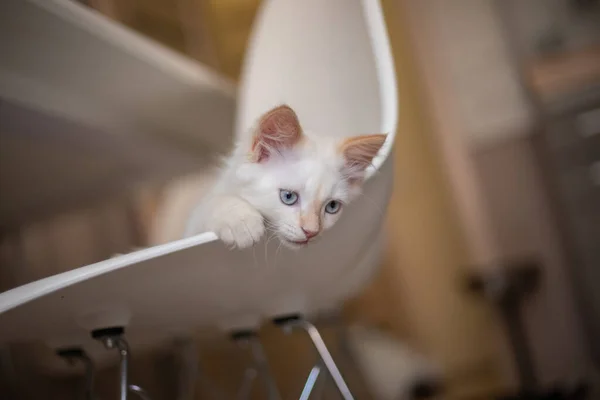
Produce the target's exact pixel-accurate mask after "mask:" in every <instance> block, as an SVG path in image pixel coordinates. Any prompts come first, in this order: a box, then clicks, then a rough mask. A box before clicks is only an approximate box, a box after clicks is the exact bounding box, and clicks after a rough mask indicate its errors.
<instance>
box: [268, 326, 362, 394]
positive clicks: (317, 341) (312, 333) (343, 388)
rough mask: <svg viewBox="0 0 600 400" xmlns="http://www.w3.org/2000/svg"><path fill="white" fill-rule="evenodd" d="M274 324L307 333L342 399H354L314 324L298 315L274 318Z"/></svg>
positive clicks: (288, 329)
mask: <svg viewBox="0 0 600 400" xmlns="http://www.w3.org/2000/svg"><path fill="white" fill-rule="evenodd" d="M274 322H275V324H277V325H279V326H281V327H282V329H283V330H284V331H286V332H288V333H290V332H292V331H293V330H294V329H301V330H303V331H305V332H306V333H308V336H309V338H310V340H311V341H312V344H313V346H314V347H315V349H316V350H317V353H319V357H320V359H321V361H322V362H323V365H324V366H325V369H326V370H327V372H328V373H329V376H331V378H332V379H333V381H334V383H335V385H336V387H337V388H338V391H339V392H340V394H341V395H342V397H343V398H344V400H354V396H353V395H352V393H351V392H350V389H349V388H348V385H347V384H346V381H345V380H344V377H343V376H342V374H341V372H340V370H339V369H338V367H337V365H336V364H335V361H334V360H333V357H332V356H331V353H329V350H328V349H327V345H326V344H325V342H324V341H323V338H322V337H321V334H320V333H319V330H318V329H317V327H316V326H314V325H313V324H312V323H310V322H309V321H307V320H306V319H304V318H302V317H298V316H294V317H290V318H277V319H275V320H274Z"/></svg>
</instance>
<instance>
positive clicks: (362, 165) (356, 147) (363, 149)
mask: <svg viewBox="0 0 600 400" xmlns="http://www.w3.org/2000/svg"><path fill="white" fill-rule="evenodd" d="M386 137H387V135H384V134H376V135H361V136H355V137H351V138H348V139H346V140H344V142H342V146H341V152H342V155H343V156H344V160H345V167H344V168H345V170H346V173H347V174H348V178H349V179H350V180H356V179H360V178H361V177H362V174H363V173H364V171H365V169H367V167H368V166H369V165H371V162H372V161H373V158H374V157H375V156H376V155H377V153H379V150H380V149H381V146H383V144H384V143H385V139H386Z"/></svg>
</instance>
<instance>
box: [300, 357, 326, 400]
mask: <svg viewBox="0 0 600 400" xmlns="http://www.w3.org/2000/svg"><path fill="white" fill-rule="evenodd" d="M322 369H323V366H322V365H321V363H320V362H318V363H317V364H316V365H315V366H314V367H312V369H311V370H310V373H309V374H308V377H307V378H306V383H305V384H304V388H303V389H302V393H301V394H300V398H299V400H308V399H310V396H311V394H313V393H315V390H314V389H315V387H316V386H317V383H318V381H319V377H321V376H322V375H323V373H322V372H323V371H322ZM314 398H320V393H318V394H317V397H314Z"/></svg>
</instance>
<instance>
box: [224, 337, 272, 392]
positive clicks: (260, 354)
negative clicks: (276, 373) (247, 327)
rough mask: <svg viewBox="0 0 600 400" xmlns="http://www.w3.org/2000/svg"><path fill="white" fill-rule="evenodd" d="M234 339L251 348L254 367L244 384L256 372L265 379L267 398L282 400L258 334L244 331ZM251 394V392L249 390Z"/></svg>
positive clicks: (246, 376) (249, 369)
mask: <svg viewBox="0 0 600 400" xmlns="http://www.w3.org/2000/svg"><path fill="white" fill-rule="evenodd" d="M232 338H233V340H234V341H235V342H237V343H238V345H240V346H242V347H245V348H249V349H250V353H251V355H252V359H253V363H254V366H253V367H250V368H248V369H247V370H246V372H245V374H244V375H245V377H244V382H243V384H247V383H246V379H248V374H250V375H251V372H250V371H251V370H255V371H256V372H257V374H258V375H259V376H260V377H261V378H262V379H263V382H264V384H265V387H266V390H267V398H268V399H269V400H281V395H280V394H279V389H278V388H277V383H276V382H275V378H273V374H272V373H271V370H270V369H269V362H268V361H267V356H266V355H265V351H264V348H263V346H262V343H261V342H260V339H259V338H258V336H257V335H256V333H254V332H252V331H242V332H236V333H234V334H233V335H232ZM248 393H249V390H248Z"/></svg>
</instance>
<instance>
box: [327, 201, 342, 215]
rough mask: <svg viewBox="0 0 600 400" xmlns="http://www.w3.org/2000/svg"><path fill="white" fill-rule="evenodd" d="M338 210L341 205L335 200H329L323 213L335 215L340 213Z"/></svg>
mask: <svg viewBox="0 0 600 400" xmlns="http://www.w3.org/2000/svg"><path fill="white" fill-rule="evenodd" d="M340 208H342V203H340V202H339V201H337V200H331V201H330V202H329V203H327V205H326V206H325V212H326V213H327V214H337V213H338V212H339V211H340Z"/></svg>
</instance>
